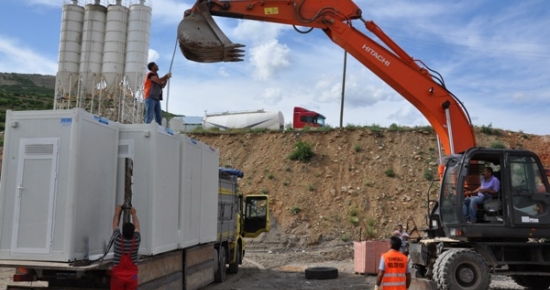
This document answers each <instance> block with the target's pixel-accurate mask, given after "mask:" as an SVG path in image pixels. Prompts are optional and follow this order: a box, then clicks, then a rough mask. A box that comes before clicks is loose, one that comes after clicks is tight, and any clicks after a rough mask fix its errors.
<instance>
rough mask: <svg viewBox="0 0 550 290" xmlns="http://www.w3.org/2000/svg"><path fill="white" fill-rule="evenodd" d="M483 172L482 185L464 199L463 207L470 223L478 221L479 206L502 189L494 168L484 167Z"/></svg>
mask: <svg viewBox="0 0 550 290" xmlns="http://www.w3.org/2000/svg"><path fill="white" fill-rule="evenodd" d="M482 174H483V179H482V180H481V186H480V187H478V188H477V189H476V190H474V191H471V192H470V195H471V197H467V198H466V199H464V205H463V207H462V209H463V212H464V217H465V218H466V220H467V222H468V223H475V222H476V214H477V208H478V206H479V205H480V204H483V202H484V201H485V200H487V199H489V198H491V197H493V196H495V195H496V194H497V193H498V191H499V190H500V181H499V180H498V178H496V177H494V176H493V168H491V167H485V168H483V172H482Z"/></svg>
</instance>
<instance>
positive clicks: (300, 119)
mask: <svg viewBox="0 0 550 290" xmlns="http://www.w3.org/2000/svg"><path fill="white" fill-rule="evenodd" d="M325 120H326V118H325V116H323V115H321V114H319V113H317V112H315V111H310V110H308V109H304V108H301V107H294V118H293V121H292V127H293V128H294V129H302V128H304V127H306V126H307V127H312V128H319V127H324V126H325Z"/></svg>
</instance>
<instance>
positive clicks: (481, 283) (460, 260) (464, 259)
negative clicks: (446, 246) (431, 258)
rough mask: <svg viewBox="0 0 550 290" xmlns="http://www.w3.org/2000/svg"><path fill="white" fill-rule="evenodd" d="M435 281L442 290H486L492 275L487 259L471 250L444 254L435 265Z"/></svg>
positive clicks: (452, 251)
mask: <svg viewBox="0 0 550 290" xmlns="http://www.w3.org/2000/svg"><path fill="white" fill-rule="evenodd" d="M434 268H435V269H434V275H435V277H434V279H435V281H436V282H437V284H438V285H439V289H440V290H454V289H463V290H486V289H489V284H491V275H489V267H488V266H487V263H486V262H485V259H483V257H482V256H481V255H479V254H478V253H476V252H475V251H472V250H470V249H450V250H448V251H446V252H443V254H441V255H440V256H439V257H437V260H436V262H435V265H434Z"/></svg>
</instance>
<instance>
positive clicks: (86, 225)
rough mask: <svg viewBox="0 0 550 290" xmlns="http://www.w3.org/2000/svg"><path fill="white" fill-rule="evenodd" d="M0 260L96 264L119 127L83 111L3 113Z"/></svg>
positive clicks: (107, 226)
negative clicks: (4, 121) (4, 115)
mask: <svg viewBox="0 0 550 290" xmlns="http://www.w3.org/2000/svg"><path fill="white" fill-rule="evenodd" d="M5 134H6V135H5V139H4V153H3V154H4V155H3V160H4V162H2V179H1V181H2V186H1V189H0V201H1V204H0V206H1V213H0V226H1V228H0V259H11V260H38V261H54V262H68V261H75V260H81V259H86V258H89V259H95V258H99V257H100V256H102V255H103V251H104V246H105V244H106V243H108V242H109V239H110V237H111V233H112V229H111V224H112V217H113V213H114V208H115V196H116V194H115V190H116V167H117V158H116V157H117V154H118V153H117V151H118V134H119V132H118V124H117V123H114V122H111V121H109V120H107V119H104V118H101V117H98V116H96V115H93V114H90V113H87V112H85V111H84V110H82V109H71V110H55V111H9V110H8V111H7V114H6V131H5Z"/></svg>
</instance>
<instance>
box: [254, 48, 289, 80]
mask: <svg viewBox="0 0 550 290" xmlns="http://www.w3.org/2000/svg"><path fill="white" fill-rule="evenodd" d="M289 55H290V49H289V48H288V46H286V45H284V44H280V43H279V42H278V41H277V40H272V41H270V42H267V43H264V44H261V45H258V46H256V47H253V48H251V49H250V65H251V66H252V67H253V68H254V73H253V75H252V77H253V78H254V79H257V80H267V79H269V78H271V77H273V76H276V75H277V74H278V73H279V72H280V71H283V70H285V69H287V68H288V67H290V60H289Z"/></svg>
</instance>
